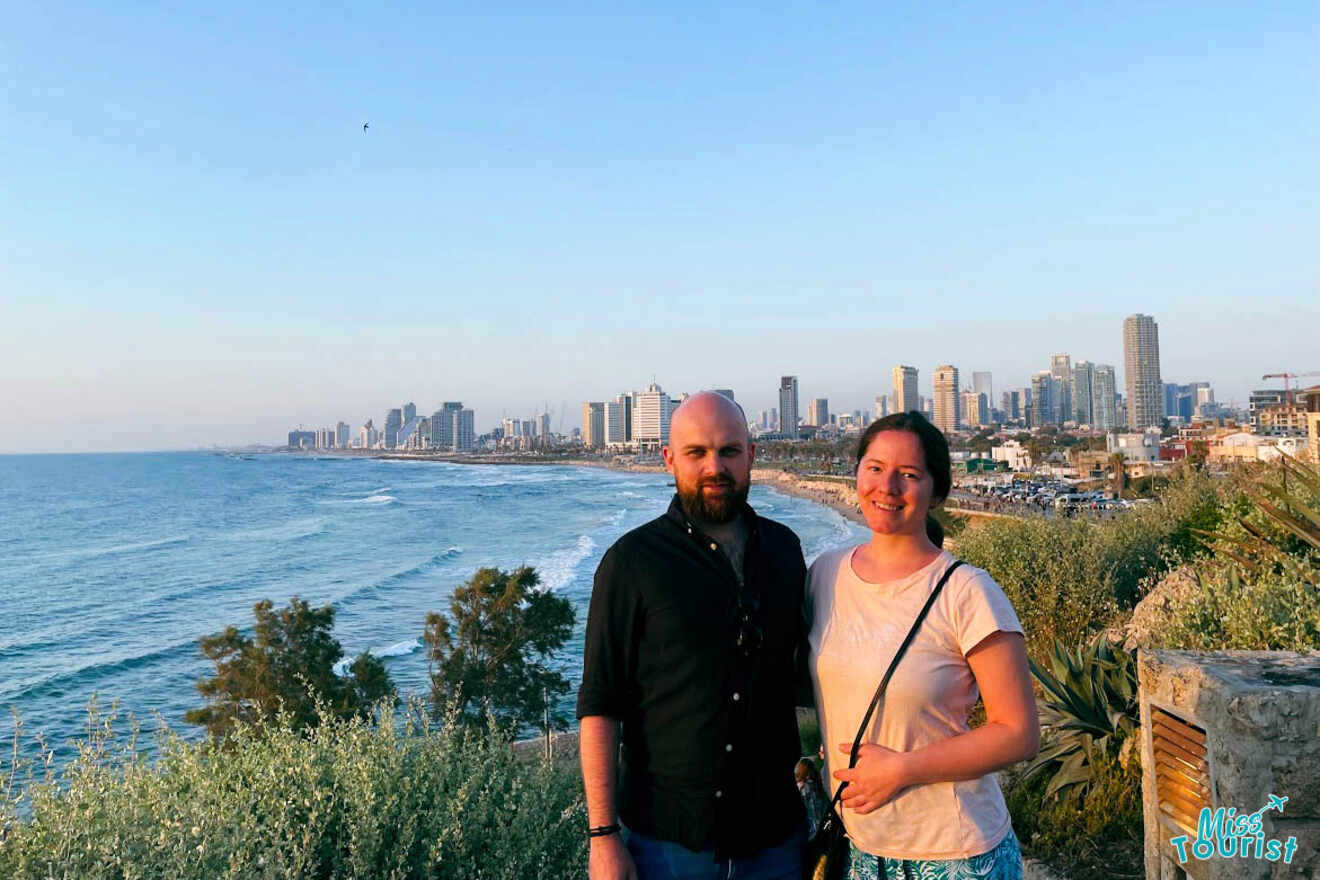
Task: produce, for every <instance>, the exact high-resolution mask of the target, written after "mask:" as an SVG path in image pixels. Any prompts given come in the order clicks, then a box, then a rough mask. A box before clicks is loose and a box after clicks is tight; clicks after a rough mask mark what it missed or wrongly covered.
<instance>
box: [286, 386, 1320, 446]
mask: <svg viewBox="0 0 1320 880" xmlns="http://www.w3.org/2000/svg"><path fill="white" fill-rule="evenodd" d="M1285 400H1286V399H1285V397H1284V391H1283V389H1282V388H1260V389H1257V390H1255V391H1253V392H1251V394H1250V395H1249V396H1248V397H1247V413H1248V414H1249V415H1250V416H1251V427H1252V428H1254V429H1256V430H1259V429H1260V411H1261V410H1263V409H1265V408H1266V407H1270V406H1280V405H1282V404H1283V403H1284V402H1285ZM290 445H292V444H290ZM1318 451H1320V450H1318Z"/></svg>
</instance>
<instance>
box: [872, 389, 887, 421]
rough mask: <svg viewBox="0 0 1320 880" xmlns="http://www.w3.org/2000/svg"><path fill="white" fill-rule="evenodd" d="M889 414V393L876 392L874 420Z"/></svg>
mask: <svg viewBox="0 0 1320 880" xmlns="http://www.w3.org/2000/svg"><path fill="white" fill-rule="evenodd" d="M887 415H889V395H888V394H877V395H876V396H875V418H876V421H879V420H880V419H883V418H884V417H885V416H887Z"/></svg>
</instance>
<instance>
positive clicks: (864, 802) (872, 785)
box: [834, 743, 911, 816]
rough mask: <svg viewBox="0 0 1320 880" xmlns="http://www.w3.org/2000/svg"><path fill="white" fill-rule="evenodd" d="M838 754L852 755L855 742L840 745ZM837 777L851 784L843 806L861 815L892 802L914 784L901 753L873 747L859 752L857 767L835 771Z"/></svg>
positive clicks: (870, 746)
mask: <svg viewBox="0 0 1320 880" xmlns="http://www.w3.org/2000/svg"><path fill="white" fill-rule="evenodd" d="M839 751H841V752H843V753H844V754H845V755H851V754H852V743H840V744H839ZM834 778H835V779H837V780H840V781H842V782H847V783H848V785H847V787H846V788H844V790H843V805H844V806H845V807H847V808H848V809H850V810H852V811H853V812H854V813H857V814H858V815H862V816H864V815H866V814H867V813H869V812H871V811H872V810H874V809H876V808H877V807H882V806H884V805H885V804H887V803H889V802H890V801H891V800H893V799H894V797H895V796H896V795H897V794H898V793H899V792H900V791H902V790H903V789H904V788H906V787H907V786H908V785H910V784H911V782H910V780H909V779H908V767H907V761H906V759H905V756H904V755H903V753H902V752H896V751H894V750H893V749H887V748H885V747H884V746H877V745H870V744H868V745H864V746H862V747H861V748H860V749H858V750H857V766H855V767H853V768H852V769H851V770H835V771H834Z"/></svg>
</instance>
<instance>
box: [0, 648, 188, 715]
mask: <svg viewBox="0 0 1320 880" xmlns="http://www.w3.org/2000/svg"><path fill="white" fill-rule="evenodd" d="M197 645H198V642H197V640H196V639H189V640H188V641H186V642H177V643H175V644H172V645H166V646H164V647H162V648H157V649H155V650H153V651H146V652H143V653H141V654H133V655H130V656H128V657H120V658H117V659H114V660H102V661H99V662H94V663H88V664H86V665H84V666H80V667H78V668H77V669H70V670H68V671H67V672H55V673H52V674H50V675H47V676H45V677H44V678H40V679H38V680H36V681H33V682H29V683H28V684H26V685H24V686H22V687H20V688H19V689H17V690H16V691H15V692H13V693H8V694H7V693H5V691H4V689H3V688H0V702H13V701H16V700H19V699H22V698H24V697H34V696H41V695H46V696H60V694H58V693H54V694H53V693H52V691H57V690H58V689H59V688H61V687H68V688H73V687H77V686H78V685H79V684H81V683H83V682H84V681H89V680H95V679H100V678H102V677H103V676H105V675H108V674H111V673H115V672H126V671H129V670H133V669H137V668H139V667H141V666H146V665H148V664H150V663H154V662H156V661H159V660H166V659H172V658H175V657H183V656H184V655H192V656H196V651H197V650H198V648H197Z"/></svg>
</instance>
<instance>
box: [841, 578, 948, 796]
mask: <svg viewBox="0 0 1320 880" xmlns="http://www.w3.org/2000/svg"><path fill="white" fill-rule="evenodd" d="M962 564H963V563H962V560H961V559H955V560H954V562H953V565H950V566H949V567H948V568H946V569H945V570H944V574H943V575H942V576H941V577H940V580H939V583H937V584H936V585H935V589H933V590H931V591H930V596H928V597H927V598H926V604H925V605H923V606H921V611H920V613H918V614H917V619H916V620H915V621H913V622H912V628H911V629H910V630H908V634H907V638H905V639H903V644H901V645H899V646H898V652H897V653H895V654H894V659H893V660H891V661H889V669H888V670H886V671H885V677H884V678H882V679H880V686H879V687H878V688H876V689H875V696H874V697H872V698H871V705H870V706H868V707H867V708H866V715H865V716H864V717H863V718H862V723H861V726H860V727H858V728H857V736H855V737H853V744H852V753H851V754H850V755H849V756H848V769H849V770H851V769H852V768H853V767H855V766H857V751H858V749H860V748H861V747H862V737H863V736H865V735H866V728H867V727H868V726H869V725H870V724H871V716H872V715H874V714H875V710H876V707H877V706H879V705H880V698H881V697H883V696H884V695H885V688H887V687H889V679H890V678H892V677H893V675H894V670H895V669H896V668H897V667H898V661H900V660H902V659H903V655H904V654H906V653H907V649H908V646H910V645H911V644H912V640H913V639H915V638H916V637H917V630H919V629H921V624H922V621H924V620H925V619H926V615H927V614H929V613H930V609H931V606H932V605H934V604H935V600H936V598H938V597H939V595H940V591H941V590H943V589H944V585H945V584H946V583H948V582H949V575H951V574H953V570H954V569H955V568H957V567H958V566H960V565H962ZM847 785H848V783H847V782H840V783H839V787H838V788H837V789H836V790H835V792H834V798H833V799H832V800H831V801H830V807H831V808H833V807H834V805H835V804H837V803H838V802H839V799H840V798H842V797H843V790H844V788H846V787H847Z"/></svg>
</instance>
